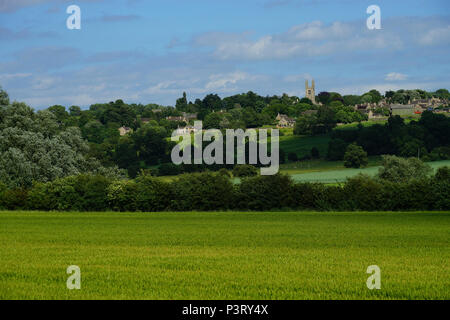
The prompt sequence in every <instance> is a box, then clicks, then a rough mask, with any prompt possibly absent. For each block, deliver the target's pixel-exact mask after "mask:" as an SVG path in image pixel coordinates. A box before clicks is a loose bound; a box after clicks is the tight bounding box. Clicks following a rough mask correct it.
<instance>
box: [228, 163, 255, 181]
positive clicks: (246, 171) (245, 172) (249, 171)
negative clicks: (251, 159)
mask: <svg viewBox="0 0 450 320" xmlns="http://www.w3.org/2000/svg"><path fill="white" fill-rule="evenodd" d="M256 175H258V169H256V167H254V166H252V165H249V164H238V165H236V166H234V168H233V176H234V177H236V178H240V177H253V176H256Z"/></svg>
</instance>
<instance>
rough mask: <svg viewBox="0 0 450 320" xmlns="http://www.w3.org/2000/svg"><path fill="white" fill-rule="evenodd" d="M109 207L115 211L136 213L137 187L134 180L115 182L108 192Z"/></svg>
mask: <svg viewBox="0 0 450 320" xmlns="http://www.w3.org/2000/svg"><path fill="white" fill-rule="evenodd" d="M107 192H108V194H107V199H108V206H109V207H110V208H111V209H112V210H115V211H136V210H137V204H136V195H137V185H136V182H135V181H134V180H117V181H113V182H112V183H111V184H110V185H109V186H108V190H107Z"/></svg>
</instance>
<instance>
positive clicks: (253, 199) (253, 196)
mask: <svg viewBox="0 0 450 320" xmlns="http://www.w3.org/2000/svg"><path fill="white" fill-rule="evenodd" d="M238 203H239V204H238V206H239V208H242V209H249V210H271V209H279V208H292V207H294V206H295V203H296V202H295V199H294V184H293V182H292V179H291V178H290V177H289V176H287V175H281V174H276V175H272V176H258V177H251V178H246V179H244V180H243V181H242V182H241V184H240V185H239V202H238Z"/></svg>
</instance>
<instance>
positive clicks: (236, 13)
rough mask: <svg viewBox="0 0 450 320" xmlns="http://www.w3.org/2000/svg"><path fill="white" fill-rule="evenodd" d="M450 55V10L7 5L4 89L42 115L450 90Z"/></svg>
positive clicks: (301, 3) (242, 1) (349, 3)
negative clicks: (373, 16) (309, 85)
mask: <svg viewBox="0 0 450 320" xmlns="http://www.w3.org/2000/svg"><path fill="white" fill-rule="evenodd" d="M71 4H76V5H78V6H79V7H80V8H81V30H69V29H67V27H66V20H67V18H68V17H69V14H67V13H66V9H67V7H68V6H69V5H71ZM372 4H376V5H378V6H379V7H380V8H381V27H382V29H381V30H368V29H367V26H366V20H367V18H368V17H369V14H367V13H366V9H367V7H368V6H369V5H372ZM449 49H450V1H448V0H396V1H392V0H388V1H385V0H370V1H365V0H239V1H237V0H150V1H148V0H108V1H106V0H91V1H88V0H84V1H81V0H79V1H66V0H59V1H57V0H0V85H1V86H2V87H3V88H4V89H5V90H6V91H8V93H9V95H10V97H11V98H12V99H13V100H18V101H25V102H27V103H28V104H30V105H31V106H32V107H34V108H36V109H39V108H43V107H48V106H50V105H53V104H62V105H65V106H71V105H79V106H83V107H86V106H89V105H90V104H92V103H100V102H109V101H112V100H115V99H119V98H120V99H123V100H124V101H126V102H129V103H132V102H135V103H144V104H146V103H159V104H164V105H174V104H175V100H176V99H177V98H178V97H179V96H181V94H182V92H183V91H186V92H187V94H188V98H189V99H190V100H194V99H195V98H202V97H203V96H205V95H206V94H208V93H217V94H219V95H220V96H222V97H224V96H228V95H232V94H235V93H241V92H247V91H249V90H252V91H255V92H257V93H259V94H261V95H274V94H277V95H280V94H282V93H288V94H292V95H297V96H304V81H305V79H311V78H314V79H315V80H316V87H317V89H316V90H317V91H338V92H341V93H343V94H350V93H355V94H360V93H363V92H365V91H368V90H370V89H372V88H376V89H378V90H380V91H382V92H384V91H385V90H389V89H400V88H405V89H413V88H421V89H426V90H436V89H439V88H447V89H450V75H449V74H450V73H449V71H450V67H449V62H450V58H449V56H450V55H449V52H450V50H449Z"/></svg>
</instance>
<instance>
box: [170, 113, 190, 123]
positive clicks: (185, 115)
mask: <svg viewBox="0 0 450 320" xmlns="http://www.w3.org/2000/svg"><path fill="white" fill-rule="evenodd" d="M166 119H167V120H169V121H178V122H186V123H189V121H190V120H197V114H196V113H186V112H183V115H181V116H169V117H167V118H166Z"/></svg>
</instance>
